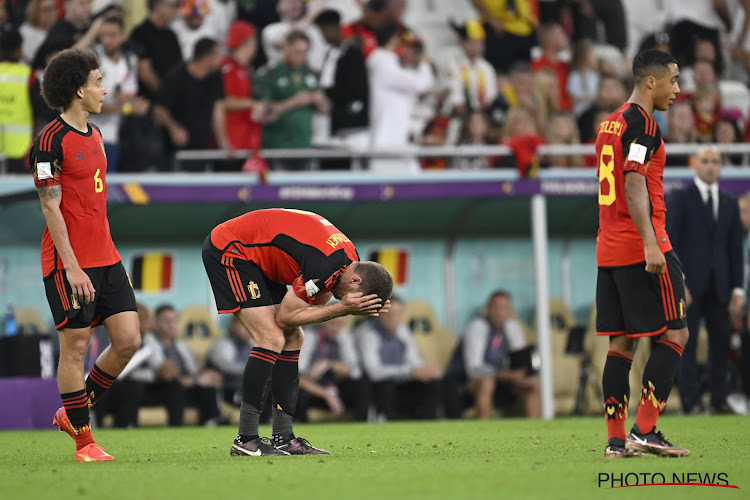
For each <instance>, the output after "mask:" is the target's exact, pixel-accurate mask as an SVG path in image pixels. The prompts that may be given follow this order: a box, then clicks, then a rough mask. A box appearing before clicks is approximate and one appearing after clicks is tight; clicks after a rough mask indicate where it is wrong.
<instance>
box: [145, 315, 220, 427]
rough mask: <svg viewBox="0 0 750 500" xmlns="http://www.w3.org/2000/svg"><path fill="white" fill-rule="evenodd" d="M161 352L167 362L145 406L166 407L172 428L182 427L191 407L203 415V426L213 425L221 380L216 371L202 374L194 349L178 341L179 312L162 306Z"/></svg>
mask: <svg viewBox="0 0 750 500" xmlns="http://www.w3.org/2000/svg"><path fill="white" fill-rule="evenodd" d="M154 315H155V324H154V326H155V334H156V339H157V341H158V344H157V352H158V353H159V355H160V356H162V359H163V362H162V363H161V364H160V365H159V367H158V368H157V369H156V382H154V383H152V384H149V385H148V386H147V387H146V391H145V396H144V401H143V405H144V406H153V405H160V404H163V405H165V406H166V407H167V413H168V414H169V425H170V426H180V425H182V421H183V413H184V411H185V407H186V406H188V405H195V406H197V407H198V410H199V412H200V423H201V425H210V424H211V423H212V422H215V421H217V420H218V418H219V408H218V403H217V389H218V387H219V382H220V381H219V380H217V379H216V377H212V376H211V374H212V372H204V373H200V372H199V371H198V365H197V364H196V361H195V356H194V355H193V353H192V351H190V348H189V347H188V346H187V345H186V344H185V343H184V342H182V341H181V340H179V339H178V338H177V323H178V316H177V311H176V310H175V309H174V307H172V306H170V305H162V306H159V307H157V308H156V312H155V314H154Z"/></svg>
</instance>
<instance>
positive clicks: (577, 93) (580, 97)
mask: <svg viewBox="0 0 750 500" xmlns="http://www.w3.org/2000/svg"><path fill="white" fill-rule="evenodd" d="M598 89H599V71H598V70H597V58H596V52H595V51H594V44H593V43H592V42H591V41H590V40H580V41H578V42H576V43H575V45H573V57H572V60H571V62H570V74H569V75H568V83H567V86H566V90H567V93H568V95H569V96H570V99H571V102H572V104H573V112H574V113H575V115H576V117H578V116H581V115H582V114H583V112H584V111H586V109H588V107H589V106H591V105H592V104H594V101H595V100H596V92H597V90H598Z"/></svg>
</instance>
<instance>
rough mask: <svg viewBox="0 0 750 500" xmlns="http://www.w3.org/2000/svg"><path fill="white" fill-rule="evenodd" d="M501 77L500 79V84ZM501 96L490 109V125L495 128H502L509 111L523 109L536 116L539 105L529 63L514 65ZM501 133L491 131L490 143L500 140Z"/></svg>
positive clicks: (502, 88)
mask: <svg viewBox="0 0 750 500" xmlns="http://www.w3.org/2000/svg"><path fill="white" fill-rule="evenodd" d="M500 81H501V77H498V82H500ZM500 88H501V90H500V94H499V95H498V97H497V99H496V100H495V102H493V103H492V105H491V106H490V109H489V118H490V123H491V125H492V126H493V127H495V128H497V127H502V126H503V124H504V123H505V119H506V114H507V113H508V111H509V110H511V109H514V108H517V107H523V108H525V109H526V110H527V111H529V112H531V113H534V114H536V109H537V104H536V99H535V97H534V73H532V71H531V66H530V65H529V63H527V62H521V61H518V62H516V63H513V66H512V67H511V69H510V78H509V79H508V83H507V84H504V85H502V86H501V87H500ZM501 135H502V134H501V133H500V132H497V131H495V132H493V131H492V129H491V131H490V137H489V140H490V142H497V141H499V140H500V136H501Z"/></svg>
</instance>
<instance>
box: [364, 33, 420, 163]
mask: <svg viewBox="0 0 750 500" xmlns="http://www.w3.org/2000/svg"><path fill="white" fill-rule="evenodd" d="M377 40H378V48H377V49H375V50H374V51H373V52H372V54H370V57H368V58H367V71H368V73H369V78H370V123H371V134H372V135H371V146H372V147H373V148H389V147H399V146H407V145H408V144H409V119H410V117H411V113H412V109H413V106H414V98H415V97H416V96H417V95H419V94H421V93H423V92H426V91H428V90H429V89H430V88H431V87H432V86H433V83H434V77H433V74H432V69H431V68H430V66H429V64H428V63H427V61H426V60H424V58H422V59H421V60H420V61H419V62H418V63H417V64H416V65H413V66H411V67H409V66H406V67H405V66H402V64H401V61H400V60H399V56H398V54H396V48H397V47H398V46H399V44H400V43H401V37H400V36H399V34H398V27H397V26H396V25H395V24H394V23H392V22H390V21H385V22H383V23H382V24H381V25H380V27H379V28H378V30H377ZM370 170H371V171H374V172H389V173H394V172H396V173H417V172H418V171H419V164H418V163H417V162H416V160H415V159H413V158H405V159H400V158H397V159H393V160H391V159H383V158H380V159H373V160H372V161H371V162H370Z"/></svg>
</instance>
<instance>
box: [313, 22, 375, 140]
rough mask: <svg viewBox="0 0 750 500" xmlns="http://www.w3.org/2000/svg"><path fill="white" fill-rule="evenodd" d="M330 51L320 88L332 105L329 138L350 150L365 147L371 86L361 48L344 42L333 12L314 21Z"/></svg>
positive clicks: (339, 24) (367, 136)
mask: <svg viewBox="0 0 750 500" xmlns="http://www.w3.org/2000/svg"><path fill="white" fill-rule="evenodd" d="M315 24H316V25H317V26H318V28H319V29H320V31H321V33H322V34H323V38H324V39H325V41H326V42H327V43H328V45H329V48H328V52H327V53H326V57H325V63H324V65H323V70H322V72H321V74H320V86H321V87H322V88H323V90H324V91H325V93H326V95H327V96H328V99H329V101H330V102H331V115H330V134H331V135H332V136H334V137H335V138H337V139H338V140H339V141H341V142H342V143H343V144H345V145H347V146H350V147H360V148H364V147H367V145H368V144H369V140H370V134H369V125H370V84H369V79H368V74H367V66H366V65H365V58H364V55H363V54H362V50H361V47H360V46H359V45H358V44H357V43H356V42H355V41H353V40H344V33H343V31H342V28H341V16H340V15H339V13H338V12H336V11H335V10H332V9H328V10H324V11H322V12H321V13H320V14H318V16H317V17H316V18H315Z"/></svg>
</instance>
